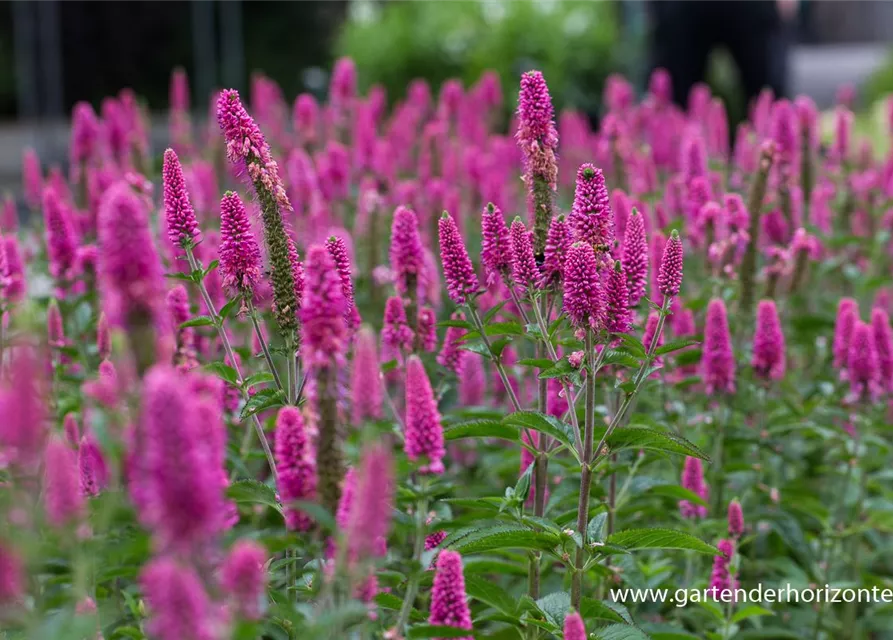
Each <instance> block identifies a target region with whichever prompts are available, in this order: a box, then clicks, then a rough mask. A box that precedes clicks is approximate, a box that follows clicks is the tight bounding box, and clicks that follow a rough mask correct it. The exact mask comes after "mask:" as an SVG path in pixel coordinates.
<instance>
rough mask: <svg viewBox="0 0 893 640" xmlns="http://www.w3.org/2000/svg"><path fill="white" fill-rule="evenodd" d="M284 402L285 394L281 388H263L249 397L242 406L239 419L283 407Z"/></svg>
mask: <svg viewBox="0 0 893 640" xmlns="http://www.w3.org/2000/svg"><path fill="white" fill-rule="evenodd" d="M284 404H285V394H284V393H283V392H282V391H280V390H279V389H261V390H259V391H258V392H257V393H255V394H254V395H253V396H251V397H250V398H248V402H246V403H245V406H244V407H243V408H242V414H241V415H240V416H239V419H240V420H244V419H245V418H248V417H251V416H253V415H254V414H256V413H258V412H260V411H264V410H266V409H272V408H274V407H281V406H282V405H284Z"/></svg>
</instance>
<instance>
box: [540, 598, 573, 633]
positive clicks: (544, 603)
mask: <svg viewBox="0 0 893 640" xmlns="http://www.w3.org/2000/svg"><path fill="white" fill-rule="evenodd" d="M536 606H537V607H538V608H539V610H540V611H542V612H543V614H544V615H545V616H546V619H548V620H549V622H551V623H552V624H554V625H555V626H556V627H561V626H562V625H564V618H565V617H566V616H567V614H568V613H569V612H570V610H571V597H570V595H569V594H568V593H567V592H566V591H556V592H555V593H550V594H549V595H547V596H543V597H542V598H540V599H539V600H537V601H536Z"/></svg>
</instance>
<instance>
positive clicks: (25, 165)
mask: <svg viewBox="0 0 893 640" xmlns="http://www.w3.org/2000/svg"><path fill="white" fill-rule="evenodd" d="M22 190H23V191H24V193H25V203H26V204H27V205H28V207H29V208H30V209H31V210H33V211H37V209H39V208H40V204H41V202H42V200H43V169H41V167H40V158H38V157H37V152H36V151H34V149H31V148H28V149H25V151H24V153H23V154H22Z"/></svg>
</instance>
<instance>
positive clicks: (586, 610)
mask: <svg viewBox="0 0 893 640" xmlns="http://www.w3.org/2000/svg"><path fill="white" fill-rule="evenodd" d="M611 604H613V603H611ZM580 616H581V617H582V618H583V619H584V620H592V619H598V620H610V621H611V622H623V616H621V615H620V614H619V613H617V612H616V611H614V609H612V608H611V607H610V606H608V603H604V602H601V601H600V600H593V599H592V598H583V599H582V600H580Z"/></svg>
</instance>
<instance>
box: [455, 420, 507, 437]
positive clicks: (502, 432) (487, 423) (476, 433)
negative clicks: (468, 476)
mask: <svg viewBox="0 0 893 640" xmlns="http://www.w3.org/2000/svg"><path fill="white" fill-rule="evenodd" d="M519 435H520V433H519V431H518V429H517V428H515V427H513V426H511V425H508V424H505V423H504V422H501V421H499V420H472V421H470V422H460V423H459V424H453V425H450V426H448V427H444V430H443V437H444V440H459V439H462V438H500V439H502V440H511V441H512V442H517V441H518V439H519Z"/></svg>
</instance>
